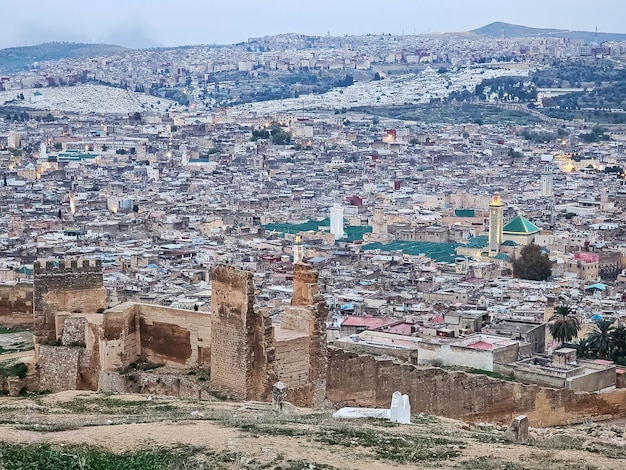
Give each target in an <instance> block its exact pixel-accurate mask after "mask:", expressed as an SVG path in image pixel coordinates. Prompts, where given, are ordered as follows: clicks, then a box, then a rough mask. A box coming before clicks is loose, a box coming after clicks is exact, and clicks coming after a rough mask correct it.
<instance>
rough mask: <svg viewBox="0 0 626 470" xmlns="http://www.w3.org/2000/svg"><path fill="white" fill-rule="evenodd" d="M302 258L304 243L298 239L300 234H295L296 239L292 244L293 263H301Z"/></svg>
mask: <svg viewBox="0 0 626 470" xmlns="http://www.w3.org/2000/svg"><path fill="white" fill-rule="evenodd" d="M303 259H304V243H302V240H301V239H300V235H296V241H295V243H294V244H293V264H296V263H301V262H302V260H303Z"/></svg>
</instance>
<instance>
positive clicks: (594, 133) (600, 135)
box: [579, 126, 611, 143]
mask: <svg viewBox="0 0 626 470" xmlns="http://www.w3.org/2000/svg"><path fill="white" fill-rule="evenodd" d="M607 131H608V129H607V128H606V127H601V126H594V127H593V129H591V132H589V133H586V134H585V133H583V134H580V136H579V137H580V138H581V139H583V140H584V141H585V142H586V143H593V142H602V141H606V140H610V139H611V138H610V137H609V136H608V135H607V134H606V132H607Z"/></svg>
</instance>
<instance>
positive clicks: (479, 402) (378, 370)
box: [326, 348, 626, 427]
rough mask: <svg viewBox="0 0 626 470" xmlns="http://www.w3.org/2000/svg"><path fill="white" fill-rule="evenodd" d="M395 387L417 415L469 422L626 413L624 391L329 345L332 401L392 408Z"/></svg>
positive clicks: (573, 419)
mask: <svg viewBox="0 0 626 470" xmlns="http://www.w3.org/2000/svg"><path fill="white" fill-rule="evenodd" d="M396 390H399V391H401V392H402V393H406V394H408V395H409V398H410V401H411V411H412V412H414V413H420V412H424V413H429V414H434V415H438V416H446V417H450V418H455V419H460V420H465V421H470V422H478V421H485V422H498V423H503V424H504V423H509V422H510V421H511V419H512V418H513V417H515V416H517V415H521V414H525V415H528V419H529V422H530V425H531V426H538V427H539V426H557V425H565V424H571V423H579V422H582V421H583V419H584V418H586V417H594V419H603V418H604V419H609V418H616V417H623V416H626V406H624V405H625V404H626V390H625V389H617V390H614V391H611V392H607V393H575V392H572V391H570V390H564V389H549V388H542V387H539V386H536V385H523V384H520V383H516V382H506V381H502V380H495V379H491V378H490V377H487V376H484V375H476V374H466V373H463V372H454V371H446V370H443V369H439V368H428V367H415V366H412V365H409V364H400V363H398V362H394V361H392V360H390V359H380V358H376V357H373V356H366V355H359V354H356V353H352V352H346V351H343V350H340V349H336V348H329V364H328V378H327V389H326V393H327V399H328V400H329V401H330V402H332V403H333V404H335V405H345V406H366V407H381V408H388V407H389V406H390V402H391V394H392V393H393V392H394V391H396Z"/></svg>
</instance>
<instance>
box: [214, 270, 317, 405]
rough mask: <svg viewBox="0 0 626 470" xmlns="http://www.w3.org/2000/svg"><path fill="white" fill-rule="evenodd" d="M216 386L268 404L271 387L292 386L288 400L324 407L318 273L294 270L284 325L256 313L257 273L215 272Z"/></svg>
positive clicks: (288, 391) (234, 394) (288, 392)
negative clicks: (255, 285)
mask: <svg viewBox="0 0 626 470" xmlns="http://www.w3.org/2000/svg"><path fill="white" fill-rule="evenodd" d="M212 279H213V297H212V306H211V309H212V317H213V320H212V324H211V382H212V384H213V385H216V386H218V387H223V388H224V389H226V390H228V391H230V393H231V394H233V396H235V397H238V398H245V399H254V400H263V401H269V400H270V399H271V397H272V385H273V384H274V382H276V380H281V381H282V382H284V383H285V384H286V386H287V400H289V401H290V402H292V403H294V404H296V405H299V406H321V405H322V404H323V403H324V402H325V397H326V369H327V351H326V317H327V315H328V309H327V307H326V301H325V299H324V297H323V296H321V295H319V294H318V290H317V272H316V271H314V270H313V269H312V268H311V267H310V266H308V265H305V264H299V263H298V264H296V265H295V268H294V288H293V291H294V294H293V298H292V301H291V305H290V306H288V307H287V308H286V309H285V311H284V312H283V314H282V319H281V323H280V326H273V325H272V323H271V319H270V318H269V317H268V316H267V315H265V314H262V313H260V312H255V311H254V308H253V304H254V288H253V284H252V273H249V272H246V271H242V270H240V269H237V268H233V267H230V266H218V267H216V268H215V269H214V271H213V278H212Z"/></svg>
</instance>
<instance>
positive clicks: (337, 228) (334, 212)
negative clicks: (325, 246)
mask: <svg viewBox="0 0 626 470" xmlns="http://www.w3.org/2000/svg"><path fill="white" fill-rule="evenodd" d="M330 233H332V234H333V235H334V236H335V240H339V239H340V238H343V236H344V235H345V234H344V231H343V206H342V205H341V204H337V203H335V204H334V205H333V207H331V208H330Z"/></svg>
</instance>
